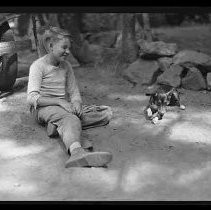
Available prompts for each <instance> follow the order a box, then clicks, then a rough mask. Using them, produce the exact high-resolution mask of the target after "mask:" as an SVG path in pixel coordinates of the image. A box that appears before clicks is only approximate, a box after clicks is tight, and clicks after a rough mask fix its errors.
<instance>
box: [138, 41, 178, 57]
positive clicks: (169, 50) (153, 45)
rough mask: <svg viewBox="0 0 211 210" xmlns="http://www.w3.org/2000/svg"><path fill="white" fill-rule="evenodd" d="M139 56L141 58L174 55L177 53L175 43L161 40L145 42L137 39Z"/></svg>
mask: <svg viewBox="0 0 211 210" xmlns="http://www.w3.org/2000/svg"><path fill="white" fill-rule="evenodd" d="M137 44H138V45H139V47H140V56H141V57H143V58H149V59H150V58H151V59H156V58H159V57H166V56H174V55H175V54H176V53H177V44H175V43H165V42H163V41H156V42H147V41H146V40H143V39H139V40H138V41H137Z"/></svg>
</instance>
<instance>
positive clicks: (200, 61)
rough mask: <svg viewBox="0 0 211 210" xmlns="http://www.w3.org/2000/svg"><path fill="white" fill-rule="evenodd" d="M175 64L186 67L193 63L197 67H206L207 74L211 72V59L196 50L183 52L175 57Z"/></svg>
mask: <svg viewBox="0 0 211 210" xmlns="http://www.w3.org/2000/svg"><path fill="white" fill-rule="evenodd" d="M173 63H174V64H179V65H184V64H186V63H191V64H192V65H194V66H195V67H197V66H200V67H202V68H203V67H204V69H205V70H206V72H211V57H210V56H209V55H206V54H204V53H201V52H197V51H194V50H182V51H180V52H178V53H177V54H176V55H175V56H174V57H173Z"/></svg>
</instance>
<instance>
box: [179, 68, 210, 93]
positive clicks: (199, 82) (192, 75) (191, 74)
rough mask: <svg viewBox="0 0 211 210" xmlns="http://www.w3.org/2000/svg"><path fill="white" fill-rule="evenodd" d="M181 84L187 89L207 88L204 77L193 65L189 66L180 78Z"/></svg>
mask: <svg viewBox="0 0 211 210" xmlns="http://www.w3.org/2000/svg"><path fill="white" fill-rule="evenodd" d="M181 86H182V87H183V88H185V89H188V90H204V89H206V88H207V87H206V81H205V79H204V77H203V76H202V74H201V72H200V71H199V70H198V69H197V68H195V67H191V68H189V70H188V72H187V75H186V76H185V77H184V78H182V80H181Z"/></svg>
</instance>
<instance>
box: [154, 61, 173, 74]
mask: <svg viewBox="0 0 211 210" xmlns="http://www.w3.org/2000/svg"><path fill="white" fill-rule="evenodd" d="M157 61H158V65H159V67H160V70H161V71H163V72H164V71H166V70H168V69H169V67H170V65H171V64H172V62H173V60H172V58H169V57H163V58H159V59H158V60H157Z"/></svg>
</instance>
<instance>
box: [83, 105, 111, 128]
mask: <svg viewBox="0 0 211 210" xmlns="http://www.w3.org/2000/svg"><path fill="white" fill-rule="evenodd" d="M112 115H113V114H112V110H111V107H109V106H102V105H101V106H96V105H90V106H86V105H84V107H83V115H82V116H83V117H82V119H81V123H82V129H83V130H86V129H89V128H94V127H100V126H104V125H106V124H108V123H109V122H110V120H111V118H112Z"/></svg>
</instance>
